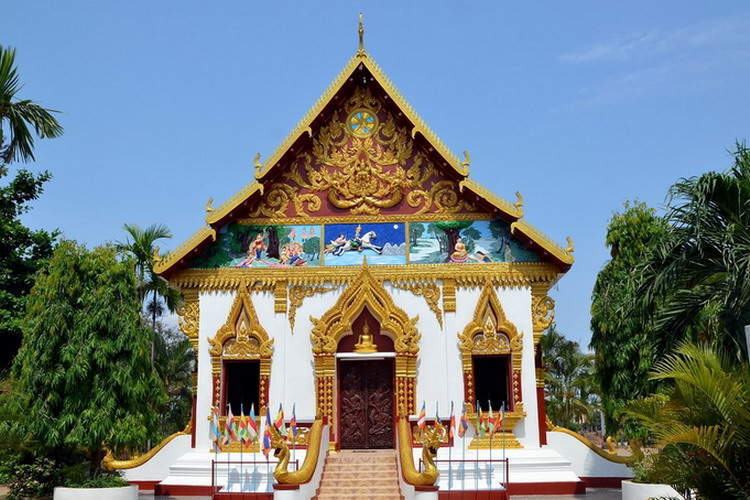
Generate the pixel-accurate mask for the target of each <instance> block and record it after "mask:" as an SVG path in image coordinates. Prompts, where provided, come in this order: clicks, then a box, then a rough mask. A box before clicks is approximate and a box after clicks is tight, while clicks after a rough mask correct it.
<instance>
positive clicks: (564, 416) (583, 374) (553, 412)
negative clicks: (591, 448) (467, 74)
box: [540, 324, 599, 429]
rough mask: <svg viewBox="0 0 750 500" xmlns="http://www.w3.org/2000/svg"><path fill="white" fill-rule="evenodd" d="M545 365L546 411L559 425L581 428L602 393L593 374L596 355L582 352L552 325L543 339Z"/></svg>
mask: <svg viewBox="0 0 750 500" xmlns="http://www.w3.org/2000/svg"><path fill="white" fill-rule="evenodd" d="M540 345H541V349H542V355H543V357H544V368H545V393H546V394H545V399H546V409H547V415H548V416H549V418H550V420H552V422H553V423H555V424H556V425H560V426H562V427H567V428H569V429H578V428H579V426H580V425H581V424H584V423H587V422H589V421H591V420H592V419H593V417H594V411H595V410H596V409H598V402H599V396H598V394H597V391H596V390H595V383H594V379H593V377H592V372H593V356H591V355H589V354H585V353H582V352H581V348H580V346H579V345H578V343H577V342H573V341H572V340H568V339H566V338H565V336H564V335H562V334H561V333H560V332H559V331H558V330H557V327H556V325H554V324H553V325H552V326H551V327H550V329H549V331H548V332H547V333H546V334H545V335H544V336H543V337H542V340H541V342H540Z"/></svg>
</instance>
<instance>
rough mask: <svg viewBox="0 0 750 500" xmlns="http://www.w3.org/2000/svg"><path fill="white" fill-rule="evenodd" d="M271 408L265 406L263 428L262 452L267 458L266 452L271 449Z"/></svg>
mask: <svg viewBox="0 0 750 500" xmlns="http://www.w3.org/2000/svg"><path fill="white" fill-rule="evenodd" d="M272 425H273V423H272V422H271V410H269V409H268V407H267V406H266V425H265V428H264V429H263V454H264V455H265V456H266V459H267V458H268V453H269V452H270V451H271V426H272Z"/></svg>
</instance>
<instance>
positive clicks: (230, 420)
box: [225, 405, 237, 442]
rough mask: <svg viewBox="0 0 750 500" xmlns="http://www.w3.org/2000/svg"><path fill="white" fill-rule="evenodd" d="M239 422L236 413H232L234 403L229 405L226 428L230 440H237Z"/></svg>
mask: <svg viewBox="0 0 750 500" xmlns="http://www.w3.org/2000/svg"><path fill="white" fill-rule="evenodd" d="M236 425H237V422H235V418H234V415H232V405H229V409H228V410H227V422H226V426H225V429H226V431H227V433H228V435H229V441H230V442H231V441H237V429H236Z"/></svg>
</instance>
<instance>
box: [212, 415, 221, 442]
mask: <svg viewBox="0 0 750 500" xmlns="http://www.w3.org/2000/svg"><path fill="white" fill-rule="evenodd" d="M220 418H221V417H220V415H219V409H218V408H216V407H215V406H214V407H213V409H212V410H211V427H210V429H211V442H212V443H213V444H214V449H215V450H218V449H219V443H220V442H221V429H220V428H219V419H220Z"/></svg>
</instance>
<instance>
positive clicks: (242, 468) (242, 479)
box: [237, 402, 245, 491]
mask: <svg viewBox="0 0 750 500" xmlns="http://www.w3.org/2000/svg"><path fill="white" fill-rule="evenodd" d="M244 420H245V405H244V403H243V402H240V430H241V429H242V428H243V427H244V426H245V421H244ZM241 432H242V437H239V436H237V437H238V439H237V441H238V442H239V443H240V491H243V490H244V489H245V488H244V486H243V483H244V482H245V464H244V463H243V461H242V452H243V451H244V448H245V433H244V431H241Z"/></svg>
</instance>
